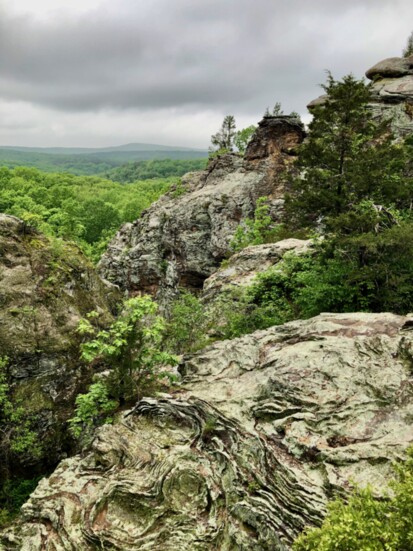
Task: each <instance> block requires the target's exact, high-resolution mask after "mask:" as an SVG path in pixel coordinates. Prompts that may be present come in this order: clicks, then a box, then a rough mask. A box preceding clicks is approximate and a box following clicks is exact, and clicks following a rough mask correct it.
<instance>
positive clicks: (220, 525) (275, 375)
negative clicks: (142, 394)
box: [0, 313, 413, 551]
mask: <svg viewBox="0 0 413 551" xmlns="http://www.w3.org/2000/svg"><path fill="white" fill-rule="evenodd" d="M412 369H413V319H411V318H408V317H401V316H396V315H392V314H363V313H359V314H322V315H320V316H318V317H316V318H313V319H310V320H307V321H294V322H291V323H288V324H286V325H283V326H279V327H273V328H270V329H268V330H266V331H259V332H256V333H253V334H251V335H247V336H244V337H242V338H240V339H235V340H233V341H223V342H219V343H215V344H214V345H212V346H210V347H208V348H206V349H205V350H203V351H201V352H199V353H197V354H195V355H193V356H192V357H190V358H188V359H187V360H186V361H185V362H184V363H183V364H182V365H181V367H180V371H181V374H182V377H183V380H182V384H181V386H180V387H179V388H178V389H177V390H176V391H175V392H174V393H173V395H162V396H158V397H157V398H144V399H142V400H141V401H140V402H139V403H138V404H137V405H136V407H135V408H134V409H133V410H131V411H129V412H126V413H124V414H123V415H122V416H121V417H120V419H118V421H117V422H116V423H115V424H114V425H113V426H109V425H107V426H104V427H102V428H101V429H99V431H98V432H97V435H96V437H95V440H94V442H93V444H92V445H91V447H90V448H89V450H86V451H85V454H83V455H82V456H77V457H73V458H70V459H67V460H64V461H63V462H61V464H60V465H59V466H58V468H57V469H56V471H55V472H54V473H53V474H52V475H51V476H50V477H49V478H47V479H44V480H42V481H41V482H40V484H39V485H38V487H37V489H36V490H35V492H34V493H33V494H32V496H31V498H30V499H29V501H28V502H27V503H26V504H25V505H24V506H23V513H22V514H23V517H22V519H21V521H20V522H19V523H17V524H15V525H14V526H13V527H11V528H10V529H8V530H7V531H6V532H4V533H3V535H2V536H0V541H1V542H2V543H1V544H0V549H4V550H7V551H12V550H17V549H18V550H19V551H29V550H32V549H38V550H52V549H53V550H54V551H63V550H65V551H67V550H73V551H75V550H79V549H82V550H84V551H88V550H90V551H91V550H93V549H97V548H99V549H117V550H122V551H126V550H127V551H133V550H138V549H139V550H140V551H142V550H153V549H159V550H161V549H162V551H168V550H170V551H172V550H173V551H175V550H177V549H179V550H180V551H195V550H202V551H205V550H211V551H212V550H216V549H220V550H222V551H230V550H231V551H232V550H237V549H239V550H241V549H242V550H243V551H246V550H251V551H252V550H254V551H255V550H268V551H269V550H271V551H277V550H283V551H285V550H287V549H289V548H290V546H291V542H292V541H293V539H294V537H295V536H296V535H297V534H298V533H299V532H300V531H301V530H302V528H303V527H304V525H306V524H311V523H318V522H320V521H321V519H322V517H323V515H324V514H325V507H326V503H327V500H328V499H329V498H331V497H332V495H333V494H334V492H335V491H343V490H347V489H349V488H350V487H351V486H352V485H353V484H354V483H358V484H360V485H362V486H363V485H366V484H368V483H370V484H372V486H373V488H374V489H375V491H376V492H377V493H381V492H383V490H384V488H385V486H386V481H387V479H388V475H389V471H390V464H391V462H392V461H393V460H395V459H397V458H402V457H403V456H404V452H405V449H406V447H407V446H408V445H409V444H411V443H412V442H413V426H412V423H411V420H412V415H413V374H412ZM1 545H2V546H3V547H1Z"/></svg>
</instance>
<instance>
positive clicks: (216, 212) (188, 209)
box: [100, 117, 304, 302]
mask: <svg viewBox="0 0 413 551" xmlns="http://www.w3.org/2000/svg"><path fill="white" fill-rule="evenodd" d="M303 137H304V131H303V128H302V126H301V124H299V123H298V122H297V121H296V120H295V119H293V118H290V117H266V118H264V119H263V120H262V121H261V122H260V124H259V129H258V131H257V133H256V135H255V137H254V138H253V139H252V141H251V142H250V144H249V146H248V149H247V152H246V154H245V157H244V159H242V158H241V157H240V156H238V155H235V154H232V155H226V156H223V157H220V158H217V159H215V160H213V161H212V162H211V163H210V165H209V167H208V168H207V170H205V171H202V172H197V173H190V174H187V175H186V176H184V177H183V178H182V184H181V185H180V186H178V187H177V189H175V190H174V191H171V192H170V193H168V194H167V195H165V196H163V197H161V199H159V200H158V201H157V202H156V203H155V204H154V205H152V206H151V207H150V208H149V209H148V210H147V211H146V212H145V213H144V214H142V216H141V218H140V219H139V220H137V221H136V222H134V223H133V224H127V225H125V226H124V227H123V228H122V229H121V230H120V232H119V233H118V235H117V236H116V237H115V239H114V240H113V241H112V242H111V243H110V245H109V248H108V250H107V252H106V253H105V254H104V256H103V257H102V260H101V262H100V273H101V274H102V275H103V276H104V277H105V278H106V279H108V280H109V281H112V282H113V283H116V284H118V285H119V286H120V287H121V288H122V289H125V290H128V291H130V292H132V293H136V292H145V293H150V294H152V295H156V296H157V298H158V299H159V300H160V301H161V302H162V301H165V300H168V297H170V296H173V295H174V294H175V292H176V290H177V288H178V287H179V286H182V287H186V288H188V289H191V290H198V289H201V288H202V284H203V282H204V280H205V279H206V278H207V277H208V276H210V275H211V274H212V273H213V272H214V271H215V270H216V269H217V267H218V266H219V264H220V262H221V260H222V259H223V258H224V257H225V256H226V255H227V253H228V246H229V243H230V241H231V238H232V236H233V235H234V233H235V230H236V227H237V225H238V224H239V221H240V220H241V219H242V218H245V217H249V216H252V215H253V212H254V209H255V203H256V200H257V199H258V197H260V196H269V197H270V198H271V199H272V206H271V213H272V215H273V217H274V218H275V219H276V218H277V216H279V214H280V209H281V208H282V197H283V191H284V169H285V168H286V167H288V166H289V165H290V163H291V160H292V159H293V158H294V153H295V150H296V148H297V146H298V145H299V143H300V142H301V141H302V139H303Z"/></svg>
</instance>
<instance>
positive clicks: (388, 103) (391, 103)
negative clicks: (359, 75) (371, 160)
mask: <svg viewBox="0 0 413 551" xmlns="http://www.w3.org/2000/svg"><path fill="white" fill-rule="evenodd" d="M366 76H367V78H369V79H370V80H372V81H373V83H372V88H371V92H372V101H371V103H370V108H371V110H372V112H373V116H374V117H375V118H377V119H379V120H390V121H391V128H392V131H393V133H394V134H395V136H396V137H397V138H404V137H406V136H409V135H410V134H412V133H413V56H410V57H406V58H400V57H391V58H388V59H384V60H383V61H380V62H379V63H377V64H376V65H374V66H373V67H371V68H370V69H368V71H366ZM326 100H327V96H326V95H322V96H320V97H319V98H317V99H315V100H313V101H312V102H310V103H309V104H308V109H309V110H310V111H311V109H312V108H314V107H316V106H319V105H323V104H324V102H325V101H326Z"/></svg>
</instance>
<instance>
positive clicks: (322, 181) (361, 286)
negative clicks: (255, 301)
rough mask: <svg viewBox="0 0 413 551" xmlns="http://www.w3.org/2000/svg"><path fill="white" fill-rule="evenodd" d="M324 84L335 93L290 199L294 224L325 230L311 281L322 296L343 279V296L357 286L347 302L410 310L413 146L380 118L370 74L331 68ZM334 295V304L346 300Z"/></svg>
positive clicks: (303, 156)
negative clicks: (395, 138) (396, 139)
mask: <svg viewBox="0 0 413 551" xmlns="http://www.w3.org/2000/svg"><path fill="white" fill-rule="evenodd" d="M324 88H325V90H326V92H327V93H328V100H327V102H326V103H325V105H324V106H320V107H317V108H316V109H315V110H314V119H313V121H312V122H311V124H310V133H309V137H308V139H307V140H306V141H305V142H304V144H303V145H302V147H301V149H300V157H299V162H298V165H297V168H298V171H299V172H300V176H299V177H297V178H295V180H294V181H293V182H292V186H291V192H290V194H289V195H288V196H287V203H286V224H287V225H289V226H290V227H293V228H299V227H304V228H307V229H309V230H312V231H315V230H317V231H319V232H321V233H322V234H323V235H324V241H323V243H322V244H321V246H320V247H319V248H318V255H319V256H318V262H319V265H318V266H314V270H315V271H314V272H313V275H315V273H316V272H319V275H318V276H317V277H316V278H313V277H312V276H311V275H310V274H307V275H308V277H307V283H311V285H312V286H314V285H316V286H317V289H318V291H317V296H318V297H319V299H320V301H319V304H324V305H325V304H326V301H325V299H327V297H328V296H329V294H330V298H331V296H332V295H331V291H333V290H334V287H335V286H336V287H335V295H336V296H337V297H338V296H339V295H340V294H341V293H340V292H339V289H341V291H343V290H344V289H345V288H347V289H348V290H353V291H352V292H350V293H348V294H347V298H348V299H349V298H350V297H353V302H348V300H347V301H346V302H345V304H346V306H345V308H346V309H348V308H352V309H354V310H356V309H362V310H370V311H380V310H382V309H383V308H385V309H390V310H392V311H395V312H398V313H406V312H407V311H408V310H409V309H410V308H411V306H412V305H413V288H412V286H411V285H410V283H409V281H411V278H412V276H413V264H412V261H411V254H412V250H411V247H410V245H409V243H410V239H411V238H410V236H411V235H412V232H413V225H412V224H413V221H412V213H411V197H412V195H413V181H412V177H411V173H412V170H411V151H410V148H409V147H408V146H406V145H404V144H394V143H393V142H392V136H391V133H390V132H389V129H388V125H387V123H386V124H380V123H378V122H377V121H375V120H374V119H373V118H372V114H371V111H370V109H369V107H368V102H369V100H370V88H369V86H366V85H365V84H364V82H363V81H357V80H356V79H354V77H352V76H351V75H349V76H347V77H344V79H343V81H342V82H336V81H335V80H334V79H333V78H332V77H331V75H329V77H328V82H327V85H326V86H325V87H324ZM338 273H340V274H341V276H342V278H341V283H340V281H339V280H337V278H336V275H337V274H338ZM329 277H331V279H330V280H329V281H328V282H327V280H326V278H329ZM303 279H305V277H304V275H303ZM321 281H325V282H326V285H325V287H324V293H325V294H324V295H320V292H321V291H322V287H321V286H320V284H319V283H320V282H321ZM317 282H318V283H317ZM333 282H334V283H333ZM303 294H305V291H303ZM328 303H329V304H330V307H329V310H332V311H340V308H343V307H344V304H343V303H340V301H338V302H337V303H335V304H334V302H331V300H330V299H329V300H328ZM340 304H341V306H340Z"/></svg>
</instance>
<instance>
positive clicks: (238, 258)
mask: <svg viewBox="0 0 413 551" xmlns="http://www.w3.org/2000/svg"><path fill="white" fill-rule="evenodd" d="M310 248H311V241H310V240H303V239H283V240H282V241H278V242H277V243H265V244H263V245H251V246H249V247H246V248H245V249H242V251H240V252H239V253H237V254H234V255H232V256H231V257H230V258H229V259H228V261H227V262H225V264H224V265H223V266H221V267H220V268H219V269H218V270H217V271H216V272H214V273H213V274H212V275H211V276H210V277H209V278H208V279H206V280H205V282H204V287H203V292H202V297H203V299H204V301H205V302H209V301H211V300H213V299H214V298H216V297H218V296H222V295H223V294H224V293H225V292H226V291H227V290H231V289H233V288H234V287H247V286H248V285H251V283H252V282H253V281H254V279H255V277H256V275H257V274H258V273H260V272H263V271H265V270H268V268H271V267H272V266H275V265H276V264H278V262H279V261H280V260H281V258H282V257H283V256H284V254H285V253H287V252H294V253H295V254H301V253H305V252H307V251H309V250H310Z"/></svg>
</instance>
